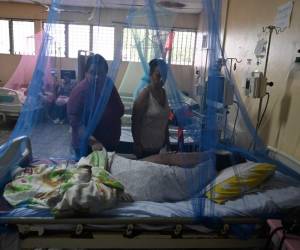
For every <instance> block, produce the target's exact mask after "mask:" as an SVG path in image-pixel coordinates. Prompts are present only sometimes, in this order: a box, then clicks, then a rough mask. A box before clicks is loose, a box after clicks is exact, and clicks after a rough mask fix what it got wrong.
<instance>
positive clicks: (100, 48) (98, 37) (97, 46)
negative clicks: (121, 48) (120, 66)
mask: <svg viewBox="0 0 300 250" xmlns="http://www.w3.org/2000/svg"><path fill="white" fill-rule="evenodd" d="M114 35H115V31H114V27H102V26H93V52H94V53H98V54H100V55H102V56H103V57H104V58H105V59H106V60H113V59H114V47H115V46H114Z"/></svg>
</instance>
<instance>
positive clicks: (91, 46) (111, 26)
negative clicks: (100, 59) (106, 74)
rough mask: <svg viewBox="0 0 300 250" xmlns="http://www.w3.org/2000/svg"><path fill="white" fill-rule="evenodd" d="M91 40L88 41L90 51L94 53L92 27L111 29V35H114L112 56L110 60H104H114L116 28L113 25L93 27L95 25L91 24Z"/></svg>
mask: <svg viewBox="0 0 300 250" xmlns="http://www.w3.org/2000/svg"><path fill="white" fill-rule="evenodd" d="M90 26H91V29H90V30H91V32H90V34H91V39H90V50H91V51H92V52H94V40H93V39H94V27H107V28H113V34H114V41H113V56H112V59H106V58H105V59H106V60H107V61H113V60H114V59H115V50H116V46H115V44H116V26H114V25H95V24H91V25H90Z"/></svg>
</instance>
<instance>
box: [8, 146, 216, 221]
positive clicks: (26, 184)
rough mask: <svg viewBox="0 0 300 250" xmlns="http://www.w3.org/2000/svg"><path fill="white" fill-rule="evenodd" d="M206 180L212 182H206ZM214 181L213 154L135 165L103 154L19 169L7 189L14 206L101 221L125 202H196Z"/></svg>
mask: <svg viewBox="0 0 300 250" xmlns="http://www.w3.org/2000/svg"><path fill="white" fill-rule="evenodd" d="M150 161H152V162H150ZM154 162H157V163H154ZM162 163H166V164H171V165H173V166H169V165H165V164H162ZM174 165H177V166H174ZM200 176H202V177H207V178H201V179H202V180H204V179H205V181H200V180H199V177H200ZM214 176H215V174H214V170H213V168H212V162H211V160H210V156H209V154H208V153H203V154H200V153H183V154H165V155H160V156H152V157H150V158H148V159H144V161H135V160H130V159H127V158H124V157H121V156H119V155H116V154H107V153H106V151H105V150H102V151H95V152H93V153H92V154H90V155H89V156H88V157H86V158H81V160H80V161H79V162H78V163H77V164H75V165H73V166H72V165H70V164H66V163H61V164H59V165H55V166H49V165H45V164H40V165H37V166H31V167H28V168H19V169H18V170H17V171H16V173H15V175H14V180H13V181H12V182H10V183H8V184H7V185H6V187H5V190H4V197H5V199H6V200H7V201H8V202H9V203H10V204H11V205H13V206H18V205H20V204H26V205H27V206H28V207H33V208H46V209H49V208H50V209H51V210H52V212H53V213H54V214H55V215H57V216H70V215H74V214H76V215H96V214H100V213H101V212H102V211H103V210H105V209H108V208H112V207H115V206H116V205H117V203H118V201H120V200H123V201H124V197H125V198H126V199H127V200H128V198H132V199H133V200H135V201H138V200H140V201H141V200H144V201H145V200H148V201H156V202H163V201H174V202H175V201H180V200H186V199H190V198H192V197H193V196H194V195H199V192H200V190H202V188H203V187H204V186H205V185H206V184H207V183H208V182H209V181H210V180H211V179H212V178H214ZM128 194H129V195H128Z"/></svg>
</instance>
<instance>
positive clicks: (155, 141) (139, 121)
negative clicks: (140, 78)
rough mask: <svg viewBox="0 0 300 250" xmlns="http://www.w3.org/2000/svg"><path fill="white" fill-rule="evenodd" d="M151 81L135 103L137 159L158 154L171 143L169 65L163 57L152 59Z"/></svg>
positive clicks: (133, 117) (134, 118)
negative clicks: (167, 83) (168, 96)
mask: <svg viewBox="0 0 300 250" xmlns="http://www.w3.org/2000/svg"><path fill="white" fill-rule="evenodd" d="M149 66H150V84H149V85H148V86H147V87H146V88H144V89H143V91H142V92H141V93H140V94H139V96H138V97H137V99H136V100H135V102H134V104H133V111H132V127H131V130H132V135H133V140H134V151H135V154H136V156H137V157H138V158H143V157H147V156H149V155H153V154H157V153H159V151H160V150H161V149H162V148H163V147H164V146H169V130H168V116H169V111H170V108H169V104H168V99H167V95H166V92H165V89H164V88H163V86H164V83H165V81H166V78H167V71H168V69H167V64H166V63H165V61H164V60H162V59H153V60H151V61H150V62H149Z"/></svg>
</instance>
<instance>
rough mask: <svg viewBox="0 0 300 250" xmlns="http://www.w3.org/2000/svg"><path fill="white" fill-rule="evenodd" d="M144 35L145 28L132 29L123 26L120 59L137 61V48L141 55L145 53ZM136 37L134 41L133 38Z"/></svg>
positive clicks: (138, 59)
mask: <svg viewBox="0 0 300 250" xmlns="http://www.w3.org/2000/svg"><path fill="white" fill-rule="evenodd" d="M145 37H146V29H132V28H124V29H123V51H122V60H123V61H130V62H139V61H140V58H139V55H138V50H140V51H141V52H142V53H143V56H145V55H146V53H144V52H145V51H144V50H145ZM135 38H136V40H137V41H136V42H137V44H136V42H135V40H134V39H135Z"/></svg>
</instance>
